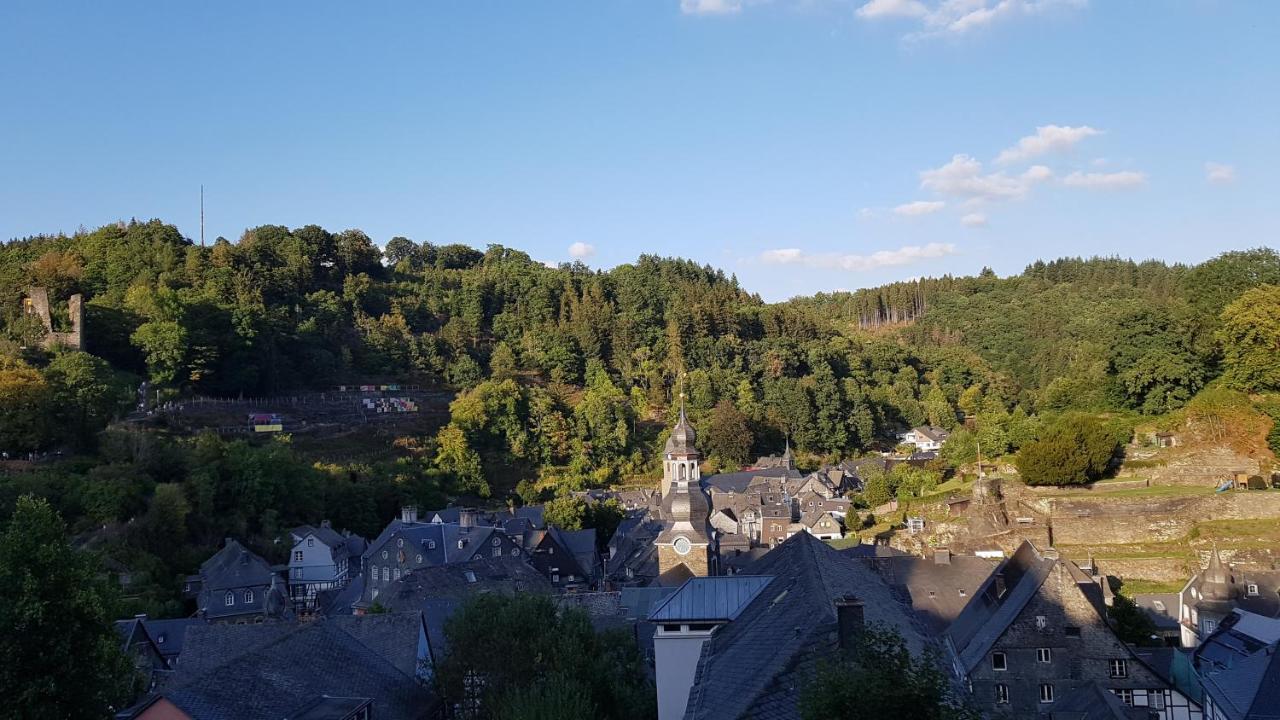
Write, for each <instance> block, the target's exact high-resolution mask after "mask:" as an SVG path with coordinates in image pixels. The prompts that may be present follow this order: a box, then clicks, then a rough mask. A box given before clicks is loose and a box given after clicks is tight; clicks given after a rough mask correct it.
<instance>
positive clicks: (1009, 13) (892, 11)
mask: <svg viewBox="0 0 1280 720" xmlns="http://www.w3.org/2000/svg"><path fill="white" fill-rule="evenodd" d="M1086 4H1087V0H933V1H932V2H929V3H926V2H923V1H922V0H868V2H865V3H863V4H862V5H860V6H859V7H858V9H857V11H856V12H855V14H856V15H857V16H858V17H860V18H862V19H864V20H880V19H884V18H903V17H905V18H913V19H916V20H919V22H920V25H921V28H920V30H918V31H916V32H913V33H910V34H908V35H907V36H906V37H907V39H908V40H919V39H924V38H928V37H935V36H939V35H948V34H949V35H963V34H965V33H968V32H970V31H973V30H977V29H979V28H982V27H986V26H988V25H991V24H993V23H996V22H998V21H1001V20H1005V19H1012V18H1018V17H1030V16H1034V15H1038V14H1040V13H1043V12H1046V11H1049V10H1052V9H1054V8H1058V7H1067V8H1079V7H1083V6H1085V5H1086Z"/></svg>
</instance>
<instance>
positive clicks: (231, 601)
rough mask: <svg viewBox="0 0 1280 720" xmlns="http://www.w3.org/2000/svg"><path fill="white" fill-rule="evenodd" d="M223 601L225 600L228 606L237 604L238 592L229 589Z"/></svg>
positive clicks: (224, 602)
mask: <svg viewBox="0 0 1280 720" xmlns="http://www.w3.org/2000/svg"><path fill="white" fill-rule="evenodd" d="M222 602H223V604H225V605H227V606H231V605H235V604H236V594H235V593H233V592H231V591H230V590H228V591H227V595H226V597H224V598H222Z"/></svg>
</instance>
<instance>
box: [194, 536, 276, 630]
mask: <svg viewBox="0 0 1280 720" xmlns="http://www.w3.org/2000/svg"><path fill="white" fill-rule="evenodd" d="M273 580H275V581H276V582H275V589H274V590H271V589H270V588H271V587H272V581H273ZM286 588H287V586H286V584H285V582H284V580H283V579H281V578H279V577H278V576H277V575H276V573H275V571H274V570H272V568H271V565H269V564H268V563H267V561H266V560H263V559H262V558H261V557H259V556H258V555H256V554H255V553H253V552H251V551H249V550H248V549H247V548H245V547H244V546H243V545H241V544H240V543H239V542H237V541H235V540H232V539H230V538H228V539H227V542H226V544H225V545H224V546H223V547H222V549H221V550H219V551H218V552H217V553H214V555H213V557H211V558H209V559H208V560H206V561H204V564H202V565H201V566H200V593H199V595H198V596H197V598H196V606H197V608H198V611H199V612H200V613H202V614H203V616H204V617H206V618H209V619H218V618H227V617H236V616H240V615H268V616H271V617H280V616H288V615H289V614H290V611H289V608H288V606H289V603H288V595H287V589H286ZM246 590H252V591H253V600H252V601H250V602H245V600H244V598H245V591H246ZM228 592H231V593H233V595H232V604H231V605H227V604H226V602H225V597H226V594H227V593H228Z"/></svg>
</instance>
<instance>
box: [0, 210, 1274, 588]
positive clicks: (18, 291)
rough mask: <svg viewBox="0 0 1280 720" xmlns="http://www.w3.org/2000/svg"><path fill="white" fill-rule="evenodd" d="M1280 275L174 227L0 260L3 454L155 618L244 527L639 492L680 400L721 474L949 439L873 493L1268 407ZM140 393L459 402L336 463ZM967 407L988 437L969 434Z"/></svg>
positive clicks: (23, 247) (920, 487)
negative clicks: (41, 302)
mask: <svg viewBox="0 0 1280 720" xmlns="http://www.w3.org/2000/svg"><path fill="white" fill-rule="evenodd" d="M1277 283H1280V257H1277V255H1276V254H1275V253H1274V252H1273V251H1270V250H1256V251H1248V252H1238V253H1227V254H1225V255H1223V256H1221V257H1219V258H1216V259H1214V260H1212V261H1209V262H1207V263H1204V264H1202V265H1199V266H1196V267H1183V266H1176V265H1175V266H1167V265H1164V264H1162V263H1159V262H1144V263H1134V262H1130V261H1125V260H1117V259H1093V260H1081V259H1066V260H1057V261H1053V262H1049V263H1036V264H1035V265H1033V266H1031V267H1028V268H1027V269H1026V271H1025V272H1023V273H1022V274H1020V275H1018V276H1014V277H1010V278H998V277H996V276H995V275H994V274H992V273H990V272H989V271H988V272H984V273H982V274H980V275H979V276H977V277H944V278H940V279H925V280H921V281H917V282H912V283H897V284H894V285H890V286H886V287H883V288H878V289H870V290H862V291H859V292H857V293H852V294H849V293H838V294H829V295H818V296H816V297H813V298H802V299H796V300H793V301H790V302H787V303H780V304H773V305H770V304H765V303H763V302H762V301H761V300H760V299H759V298H758V297H757V296H755V295H752V294H750V293H748V292H747V291H745V290H744V289H743V288H741V287H739V285H738V284H737V282H736V280H735V279H734V278H732V277H728V276H726V275H725V274H724V273H722V272H720V271H718V270H715V269H713V268H710V267H704V266H699V265H697V264H695V263H692V262H689V261H686V260H678V259H666V258H658V257H652V256H641V257H640V258H638V259H637V260H636V262H634V263H630V264H626V265H622V266H619V267H617V268H614V269H612V270H609V271H595V270H591V269H589V268H587V267H585V266H583V265H581V264H575V265H562V266H560V267H555V268H552V267H547V266H544V265H543V264H542V263H539V262H536V261H534V260H532V259H531V258H530V257H529V256H528V255H526V254H525V253H522V252H519V251H517V250H513V249H509V248H504V247H501V246H496V245H494V246H490V247H488V248H487V249H486V250H485V251H483V252H481V251H479V250H475V249H472V248H468V247H463V246H458V245H444V246H436V245H432V244H430V243H415V242H413V241H411V240H409V239H406V238H393V239H391V240H390V241H388V242H387V243H386V245H385V249H380V248H379V247H378V246H377V245H376V244H375V243H374V242H373V241H372V240H371V239H370V238H369V237H367V236H366V235H365V234H364V233H362V232H360V231H358V230H348V231H342V232H336V233H335V232H330V231H327V230H325V229H322V228H319V227H316V226H306V227H302V228H296V229H289V228H285V227H281V226H263V227H258V228H253V229H250V230H248V231H246V232H245V233H244V235H243V236H242V237H241V238H240V239H239V240H238V242H235V243H231V242H228V241H226V240H224V239H221V238H220V239H218V240H217V241H216V242H215V243H213V244H212V245H211V246H210V247H207V248H202V247H199V246H197V245H193V244H192V243H191V242H190V241H189V240H187V239H185V238H183V237H182V235H181V234H180V233H179V232H178V231H177V229H176V228H174V227H173V226H171V225H166V224H164V223H162V222H160V221H150V222H130V223H121V224H114V225H109V226H106V227H103V228H100V229H98V230H95V231H92V232H80V233H77V234H75V235H72V236H61V235H59V236H42V237H35V238H28V239H25V240H19V241H14V242H11V243H8V244H6V245H3V246H0V317H2V318H3V331H2V333H0V336H2V337H0V417H3V420H2V421H0V450H3V451H4V452H6V453H8V454H9V457H10V458H14V457H26V456H28V454H29V453H33V452H34V453H55V452H56V453H61V455H60V457H61V458H63V459H62V460H60V461H56V462H55V461H51V460H48V459H46V460H45V461H42V462H36V463H34V464H26V465H24V466H23V467H20V468H19V467H9V468H8V469H6V471H5V474H4V475H3V476H0V517H8V516H9V514H10V513H11V511H12V508H13V507H14V504H15V502H16V499H17V498H18V497H19V496H20V495H23V494H27V493H31V494H36V495H40V496H43V497H46V498H48V499H49V500H50V501H51V503H52V504H53V505H54V507H55V508H56V509H57V510H59V511H60V512H61V513H62V515H63V516H64V517H65V518H66V519H67V521H68V522H69V523H70V524H71V528H72V530H73V531H75V532H78V533H80V536H81V538H82V541H83V542H86V543H88V544H89V545H90V546H91V547H98V548H101V549H104V550H106V551H107V552H108V554H109V555H110V556H111V557H113V558H115V559H116V560H117V561H118V562H120V563H122V564H124V565H126V566H128V567H130V568H133V569H134V570H135V571H138V570H141V571H144V572H145V573H147V574H149V575H150V576H151V577H152V578H153V579H154V581H155V583H154V587H153V590H154V592H155V593H156V595H155V597H153V598H152V599H151V600H149V601H147V602H149V603H152V604H151V605H148V606H149V607H155V603H163V602H169V601H170V600H171V598H172V596H171V594H170V593H171V592H172V587H174V585H173V583H172V582H171V581H172V579H173V578H176V577H177V576H178V575H180V574H182V573H183V572H187V571H189V570H190V568H191V567H192V566H193V565H194V564H195V563H198V561H199V560H200V559H202V558H203V557H204V556H205V555H206V554H207V553H208V552H209V550H210V549H211V548H212V547H214V546H215V545H216V544H217V543H218V541H219V540H220V539H221V538H222V537H224V536H227V535H235V536H237V537H241V538H243V539H245V540H246V541H248V542H250V543H251V544H253V543H256V545H257V546H258V547H259V548H262V549H264V551H265V552H268V554H270V551H271V541H272V539H273V538H274V537H278V535H279V533H280V532H281V530H282V529H283V528H287V527H289V526H290V525H291V524H295V523H301V522H312V523H313V522H317V521H319V520H320V519H321V518H329V519H331V520H333V522H334V523H335V525H337V526H339V527H346V528H350V529H352V530H355V531H357V532H361V533H365V534H375V533H376V532H377V531H378V529H379V528H380V527H381V526H382V524H383V523H384V522H385V521H386V520H387V519H388V518H389V517H390V516H391V515H392V514H393V513H394V511H395V508H396V507H397V506H398V505H399V504H400V503H402V502H406V501H413V502H417V503H419V504H420V505H423V506H424V507H425V506H434V505H440V504H443V503H445V502H448V501H450V500H456V499H459V498H466V499H468V500H469V501H471V502H488V503H501V502H505V501H516V502H518V501H533V500H535V499H538V498H541V499H547V498H550V497H553V496H555V495H557V494H559V493H563V492H564V491H566V490H572V489H580V488H583V487H595V486H602V485H608V484H614V483H618V482H627V481H629V480H643V481H648V479H650V478H652V477H654V476H656V474H657V473H658V465H657V460H656V451H657V450H658V449H659V448H660V447H661V442H662V441H663V439H664V436H663V433H665V431H666V428H667V427H669V424H670V422H671V420H672V419H673V415H674V412H675V407H676V402H675V397H676V394H677V393H678V392H679V391H680V388H681V387H683V391H684V392H685V394H686V396H687V405H688V409H689V413H690V415H691V417H692V419H693V421H694V422H695V424H696V425H697V427H698V429H699V441H700V445H701V447H702V449H703V451H704V452H705V453H707V454H708V456H709V458H708V468H707V469H708V470H714V469H716V468H723V467H736V466H739V465H742V464H744V463H746V462H747V461H749V460H750V459H752V458H754V457H755V456H756V455H757V454H765V453H769V452H776V451H779V450H780V449H781V447H782V445H783V443H784V439H786V438H789V439H790V442H791V445H792V447H793V448H794V449H796V450H797V451H798V453H799V454H800V456H801V458H802V459H803V461H804V462H805V463H807V464H810V465H813V464H817V463H818V462H821V461H823V460H835V459H838V458H842V457H848V456H851V455H856V454H858V453H861V452H865V451H867V450H870V449H873V448H876V447H879V448H889V447H892V445H893V444H894V442H895V440H894V438H895V434H896V433H897V432H899V431H901V430H904V429H906V428H907V427H910V426H912V425H917V424H920V423H925V422H929V423H933V424H939V425H943V426H946V427H949V428H953V429H956V430H957V432H956V433H955V435H953V439H952V441H951V442H949V443H948V445H947V452H946V454H945V456H944V458H943V459H942V461H941V462H940V463H939V466H938V468H936V469H935V470H933V471H931V474H918V475H912V476H910V477H908V476H907V475H906V474H903V475H900V476H895V477H894V478H892V479H886V480H884V482H883V483H881V484H880V485H878V486H877V489H876V490H875V491H874V492H875V493H878V496H877V497H875V498H868V499H869V500H878V499H881V498H880V497H879V496H888V495H892V494H893V493H895V492H896V493H912V492H924V491H926V490H927V489H928V488H929V487H931V486H932V485H933V484H934V483H936V482H937V481H938V478H939V473H941V472H945V470H946V468H947V467H954V466H955V465H956V464H958V463H962V462H967V461H970V460H972V459H973V456H974V454H975V449H976V447H975V441H981V443H982V448H983V452H984V454H987V455H1000V454H1003V453H1007V452H1012V451H1015V450H1017V449H1018V448H1019V447H1021V446H1023V445H1026V444H1028V443H1031V442H1033V441H1035V440H1036V439H1037V438H1039V437H1041V436H1045V437H1056V436H1058V435H1062V436H1068V435H1070V433H1072V432H1080V433H1086V434H1087V433H1089V432H1094V430H1092V429H1090V428H1088V427H1084V426H1081V425H1080V422H1081V421H1080V419H1079V416H1078V415H1073V414H1072V413H1078V412H1087V413H1096V412H1098V411H1110V412H1112V413H1113V417H1119V418H1122V421H1121V422H1120V424H1119V425H1115V424H1114V423H1113V425H1112V426H1111V427H1110V429H1109V430H1108V431H1107V432H1106V433H1103V434H1102V435H1098V434H1097V433H1096V432H1094V435H1095V436H1097V437H1105V438H1113V437H1123V433H1124V427H1125V426H1126V423H1130V424H1129V426H1131V422H1132V420H1128V421H1124V420H1123V418H1124V417H1126V416H1127V417H1129V418H1133V417H1137V416H1139V415H1147V416H1150V415H1158V414H1161V413H1165V412H1168V411H1171V410H1175V409H1177V408H1179V407H1181V406H1182V405H1184V404H1185V403H1187V402H1188V400H1190V399H1191V398H1192V397H1193V396H1194V395H1195V394H1196V393H1197V392H1199V391H1200V390H1201V389H1202V388H1205V387H1207V386H1209V385H1210V384H1211V383H1217V384H1220V385H1221V384H1226V385H1230V386H1231V387H1233V388H1236V389H1238V390H1244V391H1260V390H1261V391H1265V390H1271V389H1275V388H1276V387H1278V386H1280V370H1278V369H1277V368H1278V367H1280V361H1278V360H1277V357H1280V356H1278V355H1277V353H1276V349H1277V339H1278V338H1280V295H1278V293H1280V290H1277V289H1276V287H1274V284H1277ZM30 286H40V287H46V288H48V289H49V293H50V297H51V299H52V304H53V306H54V309H55V313H54V315H55V318H54V319H55V325H59V324H62V323H65V322H66V318H65V317H58V315H59V312H62V313H65V309H64V308H65V301H66V299H67V298H68V297H69V296H70V295H72V294H73V293H80V294H82V295H83V297H84V298H85V302H86V305H85V342H86V348H85V349H86V350H87V352H70V351H67V350H65V349H60V348H57V347H54V348H50V349H49V350H42V349H40V341H41V335H42V334H43V332H44V331H43V328H42V326H41V323H40V322H39V321H37V320H36V319H35V318H33V317H32V316H31V315H29V314H28V313H26V312H24V309H23V298H24V296H25V294H26V292H27V288H28V287H30ZM1246 292H1247V293H1248V295H1247V296H1246V297H1243V298H1242V297H1241V295H1242V294H1244V293H1246ZM60 308H62V310H60ZM144 380H145V381H147V382H148V383H149V388H150V392H149V394H148V398H147V402H148V403H155V402H157V401H158V402H165V401H175V402H181V401H182V400H183V399H184V398H188V397H190V396H192V395H197V394H199V395H205V396H222V397H239V396H254V397H261V396H268V395H273V394H281V393H296V392H302V391H307V390H327V389H331V388H333V386H335V385H339V384H350V383H372V382H412V383H418V384H422V385H428V386H438V387H445V388H449V389H450V390H452V391H454V392H456V393H457V395H456V399H455V400H454V401H453V403H452V405H451V408H450V411H451V412H450V418H449V422H448V424H446V425H445V426H444V427H443V428H442V429H441V430H440V431H439V432H438V433H435V434H432V435H424V436H414V435H412V434H409V435H406V436H403V437H397V438H394V440H393V441H390V442H387V441H384V443H385V444H384V446H383V447H381V449H380V451H379V453H378V455H377V457H378V459H377V460H374V461H370V462H351V463H345V464H344V463H338V464H334V463H316V462H314V460H313V459H312V458H309V457H308V456H307V455H306V454H305V453H303V452H300V451H298V450H296V449H295V447H294V446H293V445H292V444H291V443H290V442H289V439H288V438H287V437H281V438H277V439H274V440H265V441H263V440H260V439H254V440H227V439H224V438H220V437H217V436H214V435H212V434H200V435H196V436H187V435H184V434H182V433H177V432H172V431H168V430H166V429H165V428H164V427H163V426H160V427H156V426H155V424H154V423H150V424H148V423H137V422H116V423H114V424H111V423H112V421H113V419H114V420H126V419H127V418H128V417H129V415H130V413H134V412H135V411H136V403H137V401H138V397H137V389H138V387H139V385H140V384H141V383H142V382H143V381H144ZM966 414H967V415H970V416H973V417H975V418H976V420H977V424H976V430H975V431H969V430H964V429H962V428H960V427H959V426H960V418H961V417H962V416H963V415H966ZM133 419H134V420H136V419H137V418H136V417H135V418H133ZM109 424H110V427H108V426H109ZM104 430H105V431H104ZM1108 442H1110V441H1108ZM45 457H47V458H48V457H57V456H53V455H46V456H45ZM9 465H13V463H9ZM144 604H145V603H144Z"/></svg>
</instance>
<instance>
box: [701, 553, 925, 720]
mask: <svg viewBox="0 0 1280 720" xmlns="http://www.w3.org/2000/svg"><path fill="white" fill-rule="evenodd" d="M747 570H748V572H750V573H751V574H752V575H758V576H770V578H771V579H770V580H769V582H768V584H767V585H765V586H764V587H763V588H762V589H761V590H760V591H759V592H758V593H757V594H756V595H755V596H754V599H752V600H751V601H750V602H748V603H747V604H746V605H745V606H744V607H743V608H742V609H741V611H740V612H739V614H738V616H737V618H736V619H734V620H732V621H731V622H729V623H727V624H726V625H724V626H723V627H721V628H720V629H718V630H717V631H716V632H715V633H714V634H713V635H712V636H711V638H710V639H709V640H708V641H707V642H706V643H704V644H703V647H702V655H701V657H700V659H699V660H698V667H697V671H696V673H695V677H694V682H693V687H692V688H691V690H690V694H689V704H688V706H687V708H686V713H685V718H686V719H687V720H703V719H704V718H717V719H719V718H741V717H744V716H748V715H749V716H750V717H753V718H797V717H798V716H799V709H798V707H797V704H798V700H799V693H800V690H801V688H802V686H803V684H804V678H806V677H807V674H806V673H807V670H809V669H811V664H812V661H813V660H814V659H815V658H817V657H827V656H830V654H832V653H834V652H835V648H836V646H835V644H834V643H835V641H834V637H835V634H836V633H835V629H836V611H835V605H834V600H835V599H836V598H840V597H843V596H846V595H852V596H855V597H857V598H858V599H860V600H861V601H862V602H863V603H864V613H865V618H866V621H867V622H868V623H880V624H884V625H888V626H891V627H893V628H895V629H897V630H898V632H900V633H902V635H903V638H904V639H905V640H906V642H907V645H908V647H909V648H911V649H912V651H913V652H920V651H921V650H923V649H924V647H926V645H927V644H928V641H927V640H926V639H925V637H924V636H923V634H922V633H921V632H920V629H919V628H918V626H917V625H916V624H915V622H914V621H913V619H912V616H911V611H910V609H909V608H907V607H906V606H905V605H903V604H902V603H900V602H899V601H898V600H897V599H895V597H894V594H893V592H892V590H891V589H890V588H889V586H888V585H887V584H885V583H884V582H883V581H882V580H881V579H880V578H879V576H877V575H876V573H875V572H874V571H873V570H872V569H871V568H870V567H868V566H867V565H866V564H865V563H864V562H862V561H860V560H857V559H856V558H850V557H847V556H845V555H842V554H841V553H839V552H837V551H836V550H834V549H832V548H831V547H830V546H828V545H827V544H826V543H823V542H822V541H820V540H818V539H816V538H814V537H813V536H812V535H810V534H808V533H800V534H798V535H795V536H792V537H791V538H788V539H787V540H786V541H785V542H783V543H782V544H780V545H779V546H778V547H776V548H774V549H773V550H772V551H770V552H769V553H768V554H766V555H765V556H764V557H763V558H761V559H760V560H759V561H757V562H756V563H754V564H752V565H751V566H750V567H748V568H747Z"/></svg>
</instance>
